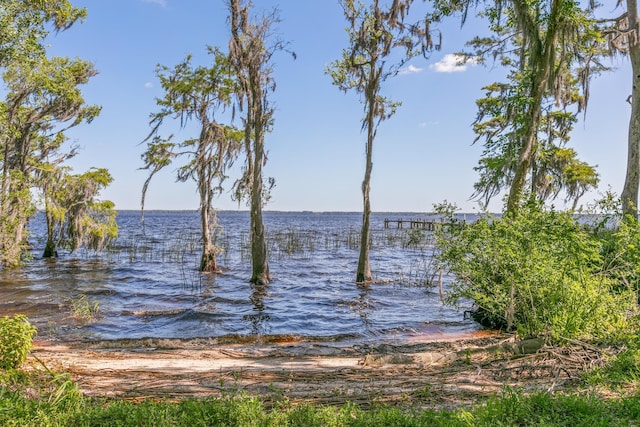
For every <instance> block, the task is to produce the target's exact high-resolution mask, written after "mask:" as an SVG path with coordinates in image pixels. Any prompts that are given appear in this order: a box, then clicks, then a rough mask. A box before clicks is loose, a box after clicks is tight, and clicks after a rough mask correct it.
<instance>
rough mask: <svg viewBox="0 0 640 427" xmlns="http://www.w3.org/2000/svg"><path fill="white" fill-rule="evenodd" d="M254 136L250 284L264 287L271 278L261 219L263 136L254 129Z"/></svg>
mask: <svg viewBox="0 0 640 427" xmlns="http://www.w3.org/2000/svg"><path fill="white" fill-rule="evenodd" d="M257 127H258V126H256V128H257ZM254 135H255V138H256V140H255V143H256V147H255V150H254V151H253V155H254V159H253V176H252V180H253V182H252V184H251V267H252V268H251V283H255V284H258V285H266V284H268V283H269V282H270V281H271V276H270V274H269V263H268V257H267V242H266V240H265V232H264V221H263V219H262V191H263V190H262V164H263V162H264V134H263V133H262V131H260V130H258V129H256V131H255V132H254Z"/></svg>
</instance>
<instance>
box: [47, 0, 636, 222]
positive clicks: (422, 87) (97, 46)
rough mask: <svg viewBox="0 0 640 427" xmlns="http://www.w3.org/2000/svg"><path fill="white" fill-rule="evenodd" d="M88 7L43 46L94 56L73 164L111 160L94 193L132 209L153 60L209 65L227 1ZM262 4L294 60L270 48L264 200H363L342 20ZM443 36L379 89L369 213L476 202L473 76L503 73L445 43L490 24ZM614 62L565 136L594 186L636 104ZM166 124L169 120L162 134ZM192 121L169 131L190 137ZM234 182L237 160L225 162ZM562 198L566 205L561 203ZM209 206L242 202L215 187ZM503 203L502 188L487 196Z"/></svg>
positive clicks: (188, 187) (183, 204)
mask: <svg viewBox="0 0 640 427" xmlns="http://www.w3.org/2000/svg"><path fill="white" fill-rule="evenodd" d="M73 3H74V5H76V6H83V7H86V8H87V9H88V17H87V19H86V21H85V22H84V23H83V24H78V25H75V26H74V27H72V28H71V29H70V30H68V31H66V32H63V33H60V34H57V35H55V36H52V37H51V38H50V40H49V44H50V48H49V52H50V54H51V55H61V56H69V57H80V58H83V59H86V60H89V61H92V62H93V63H94V65H95V67H96V68H97V70H98V71H99V73H100V74H99V75H98V76H96V77H94V78H93V79H92V81H91V82H90V83H89V84H88V85H87V86H86V87H85V88H84V94H85V98H86V100H87V102H88V103H92V104H99V105H102V107H103V109H102V114H101V115H100V117H98V118H97V119H95V120H94V122H93V123H91V124H89V125H82V126H81V127H78V128H76V129H73V130H72V131H71V132H69V136H70V138H71V142H73V143H75V144H78V145H80V147H81V151H80V153H79V154H78V156H77V157H76V158H75V159H73V160H72V162H71V165H72V166H73V167H74V169H75V170H76V171H77V172H81V171H84V170H86V169H88V168H89V167H92V166H95V167H105V168H108V169H109V171H110V172H111V174H112V175H113V177H114V182H113V184H112V185H111V186H110V187H109V188H108V189H107V190H105V191H104V192H103V193H102V197H103V198H105V199H110V200H112V201H114V202H115V203H116V208H117V209H121V210H123V209H139V206H140V193H141V189H142V185H143V182H144V180H145V179H146V176H147V172H146V171H144V170H140V169H139V168H140V167H141V166H143V163H142V160H141V159H140V155H141V154H142V153H143V152H144V149H145V146H144V144H141V141H142V140H143V139H144V138H145V137H146V135H147V134H148V132H149V125H148V122H149V114H150V113H152V112H154V111H156V110H157V107H156V104H155V98H156V97H160V96H162V91H161V88H160V86H159V83H158V80H157V78H156V77H155V68H156V65H157V64H162V65H166V66H170V67H173V66H174V65H175V64H177V63H179V62H180V61H182V60H183V59H184V57H185V56H186V55H187V54H189V53H191V54H193V55H194V60H195V62H196V63H205V61H206V60H207V59H208V58H207V55H206V48H205V47H206V45H212V46H220V47H221V48H223V49H224V50H226V46H227V43H228V38H229V30H228V26H227V21H226V19H227V12H226V8H225V6H224V2H223V0H109V1H98V0H93V1H92V0H74V1H73ZM254 3H255V4H256V10H257V11H270V10H271V9H272V8H273V7H274V6H278V8H279V11H280V18H281V21H282V22H280V23H279V24H278V25H277V27H276V29H277V31H278V33H279V34H280V37H281V38H282V39H283V40H285V41H288V42H289V48H290V49H291V50H293V51H294V52H295V53H296V55H297V59H296V60H293V59H292V58H291V56H289V55H287V54H286V53H280V54H278V55H277V56H276V57H275V58H274V69H275V73H274V77H275V79H276V82H277V89H276V92H275V93H273V94H272V97H271V99H272V100H273V102H274V103H275V106H276V113H275V126H274V129H273V132H272V133H271V134H269V135H267V140H266V143H267V147H268V151H269V161H268V163H267V166H266V167H265V175H266V176H272V177H274V178H275V179H276V187H275V188H274V189H273V191H272V199H271V201H270V202H269V204H268V205H267V206H266V209H268V210H285V211H291V210H293V211H296V210H311V211H360V210H361V209H362V198H361V192H360V186H361V182H362V177H363V171H364V160H365V158H364V155H365V151H364V150H365V141H366V138H365V135H364V134H362V133H361V132H360V128H361V124H360V120H361V117H362V114H363V111H362V105H361V104H360V102H359V100H358V97H357V95H355V94H352V93H348V94H344V93H342V92H340V91H339V90H338V89H337V88H336V87H335V86H333V85H332V84H331V80H330V78H329V76H327V75H326V74H325V68H326V66H327V65H328V64H330V63H331V62H332V61H334V60H335V59H337V58H339V57H340V55H341V51H342V49H343V48H344V47H346V45H347V43H348V39H347V35H346V32H345V30H344V29H345V27H346V22H345V20H344V17H343V14H342V10H341V7H340V6H339V4H338V2H337V0H305V1H300V0H254ZM438 28H439V29H440V30H441V31H442V34H443V47H442V50H441V51H439V52H434V53H433V54H432V55H431V56H430V58H429V59H428V60H425V59H423V58H416V59H415V60H412V61H411V63H410V64H409V66H408V67H407V68H406V70H405V72H404V73H401V74H400V75H398V76H396V77H395V78H393V79H392V80H389V81H387V82H386V83H385V86H384V87H383V94H384V95H385V96H387V97H389V98H392V99H394V100H397V101H401V102H402V106H401V107H400V108H399V110H398V112H397V113H396V115H394V116H393V117H392V118H391V119H390V120H388V121H385V122H383V123H382V124H381V126H380V128H379V130H378V137H377V140H376V142H375V146H374V169H373V178H372V192H371V202H372V208H373V210H374V211H378V212H382V211H396V212H399V211H412V212H425V211H430V210H432V207H433V204H434V203H439V202H442V201H443V200H445V199H446V200H448V201H450V202H454V203H456V204H457V205H458V206H459V207H460V208H461V209H462V210H463V211H465V212H473V211H475V210H477V209H478V208H477V203H476V202H474V201H472V200H469V197H470V196H471V194H472V192H473V183H474V182H475V181H476V178H477V176H476V173H475V172H474V171H473V167H474V166H475V165H476V164H477V161H478V159H479V157H480V154H481V151H482V147H481V145H480V143H479V144H476V145H473V144H472V143H473V140H474V134H473V131H472V128H471V124H472V122H473V120H474V118H475V115H476V107H475V100H476V99H478V98H479V97H481V96H482V95H483V91H482V89H481V88H482V86H484V85H486V84H488V83H491V82H493V81H498V80H501V79H502V77H503V75H504V71H503V70H501V69H500V68H499V67H492V66H490V65H489V66H473V65H469V66H467V67H466V68H465V69H456V67H454V66H453V65H454V64H452V62H451V60H450V59H451V56H450V55H451V54H452V53H453V52H456V51H460V50H461V49H462V48H463V47H464V43H465V42H466V41H467V40H469V39H471V38H472V37H473V36H474V35H476V34H479V33H482V32H484V31H486V30H485V29H484V28H483V27H482V25H480V24H479V23H474V22H473V20H471V21H469V22H468V23H467V25H465V26H464V27H463V28H462V29H461V28H460V22H459V21H458V20H456V19H452V20H451V21H448V22H445V23H441V24H439V26H438ZM611 65H612V66H613V67H615V69H616V70H615V71H614V72H611V73H608V74H606V75H603V76H600V77H598V78H597V79H596V80H594V81H593V84H592V88H591V98H590V104H589V109H588V112H587V116H586V120H584V121H582V120H581V122H580V123H578V124H577V126H576V129H575V131H574V133H573V139H572V142H571V143H570V144H571V146H572V147H574V148H575V149H576V150H577V151H578V153H579V156H580V158H581V159H582V160H584V161H587V162H589V163H591V164H597V165H598V171H599V173H600V175H601V184H600V189H599V191H595V192H592V193H590V194H588V195H587V196H585V197H584V198H583V199H582V201H583V203H587V202H589V201H591V200H593V199H594V198H597V197H598V194H599V192H602V191H605V190H607V189H608V188H609V187H611V189H612V190H613V191H615V192H617V193H620V192H621V191H622V185H623V183H624V173H625V168H626V144H627V130H628V122H629V114H630V111H631V108H630V106H629V104H628V103H626V102H625V100H626V98H627V96H628V95H629V94H630V87H631V71H630V66H629V63H628V60H627V59H626V58H623V57H618V58H615V59H613V61H612V62H611ZM173 131H174V129H169V128H167V132H173ZM190 136H192V135H190V134H188V132H187V131H185V132H182V133H176V137H180V138H187V137H190ZM231 175H232V176H231V180H229V181H227V184H228V185H227V187H228V188H230V186H231V183H232V179H234V178H235V176H237V170H236V171H232V172H231ZM557 204H559V205H561V201H558V202H557ZM217 207H218V208H220V209H246V207H245V205H244V204H241V205H240V206H239V205H238V203H237V202H234V201H232V200H231V198H230V195H229V194H228V193H223V194H222V195H221V196H220V198H219V200H218V202H217ZM501 207H502V201H501V199H500V198H496V199H495V200H494V201H493V203H492V204H491V205H490V209H491V210H493V211H499V210H501ZM146 208H147V209H197V208H198V198H197V195H196V191H195V184H194V183H176V182H175V168H173V167H169V168H166V169H165V170H164V171H162V172H161V173H160V174H158V175H157V176H156V177H155V178H154V181H152V183H151V185H150V188H149V191H148V194H147V201H146Z"/></svg>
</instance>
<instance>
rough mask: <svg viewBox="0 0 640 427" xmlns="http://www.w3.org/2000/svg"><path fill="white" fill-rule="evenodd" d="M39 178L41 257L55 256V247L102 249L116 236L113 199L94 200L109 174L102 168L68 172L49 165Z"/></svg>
mask: <svg viewBox="0 0 640 427" xmlns="http://www.w3.org/2000/svg"><path fill="white" fill-rule="evenodd" d="M42 175H43V176H42V178H41V179H40V180H39V182H40V185H41V188H42V192H43V198H44V203H45V216H46V221H47V243H46V246H45V249H44V254H43V257H45V258H46V257H56V256H58V248H59V247H64V248H67V249H69V250H70V251H72V252H73V251H75V250H76V249H79V248H81V247H84V248H87V249H91V250H96V251H99V250H102V249H103V248H104V247H105V246H106V244H107V243H108V242H110V241H111V240H113V239H115V238H116V237H117V236H118V226H117V224H116V211H115V210H114V204H113V202H111V201H109V200H98V199H97V196H98V194H99V193H100V191H101V190H102V189H104V188H106V187H107V186H108V185H109V184H111V182H112V181H113V178H112V177H111V174H109V172H108V171H107V170H106V169H104V168H99V169H98V168H92V169H91V170H89V171H88V172H85V173H82V174H71V173H69V171H68V168H66V167H60V168H52V169H51V170H49V171H47V172H44V173H43V174H42Z"/></svg>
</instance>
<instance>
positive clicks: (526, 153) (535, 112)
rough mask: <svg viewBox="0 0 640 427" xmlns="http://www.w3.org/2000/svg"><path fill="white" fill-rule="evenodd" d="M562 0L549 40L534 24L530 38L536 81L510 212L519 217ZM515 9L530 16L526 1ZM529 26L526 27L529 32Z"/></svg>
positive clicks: (557, 0)
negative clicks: (542, 36) (540, 37)
mask: <svg viewBox="0 0 640 427" xmlns="http://www.w3.org/2000/svg"><path fill="white" fill-rule="evenodd" d="M561 2H562V0H553V4H552V6H551V14H550V16H549V17H548V18H547V19H548V28H547V32H546V35H545V39H544V41H543V40H539V35H538V31H539V29H538V28H537V27H534V26H532V25H531V28H530V30H531V31H533V32H535V33H536V34H529V37H535V38H536V42H535V43H534V42H532V43H533V44H532V46H531V48H530V51H529V52H528V55H527V57H528V59H529V67H530V68H531V69H532V71H533V73H534V75H533V81H532V82H531V92H530V97H529V99H530V101H529V105H528V109H529V114H528V116H529V119H528V120H527V123H526V126H525V128H524V131H523V133H522V139H521V140H522V141H523V144H522V149H521V151H520V154H519V156H518V163H517V165H516V170H515V173H514V176H513V181H512V182H511V188H510V189H509V198H508V199H507V213H508V214H515V213H516V212H517V211H518V208H519V206H520V202H521V199H522V193H523V191H524V186H525V182H526V178H527V174H528V173H529V169H530V168H531V162H532V159H533V156H534V155H535V152H536V149H537V147H536V146H537V142H538V127H539V124H540V116H541V114H542V99H543V97H544V93H545V89H546V88H547V85H548V83H549V78H550V76H551V68H552V67H553V63H554V52H555V48H556V42H557V33H558V26H557V22H556V20H557V19H558V16H559V10H560V6H561V4H560V3H561ZM514 7H515V8H516V10H517V11H518V13H517V14H518V15H520V16H525V15H526V14H528V13H529V12H528V8H529V6H528V4H527V3H526V2H521V1H514ZM528 27H529V25H527V24H525V25H523V28H525V31H526V29H527V28H528Z"/></svg>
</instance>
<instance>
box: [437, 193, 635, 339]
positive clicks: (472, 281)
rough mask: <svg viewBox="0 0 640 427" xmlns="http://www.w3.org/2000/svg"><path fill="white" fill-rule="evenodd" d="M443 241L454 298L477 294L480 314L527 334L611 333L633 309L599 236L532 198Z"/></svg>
mask: <svg viewBox="0 0 640 427" xmlns="http://www.w3.org/2000/svg"><path fill="white" fill-rule="evenodd" d="M438 245H439V249H440V251H441V253H440V255H439V260H440V262H441V263H442V265H443V267H444V268H445V269H446V270H449V271H450V272H451V273H453V274H454V276H455V281H454V284H453V286H452V289H451V291H450V292H449V294H448V302H449V303H452V304H456V303H459V302H460V301H461V300H471V301H472V302H473V303H474V305H475V316H476V317H477V319H478V320H481V321H483V322H485V323H487V324H489V325H492V326H494V327H499V328H504V329H507V330H517V331H518V333H519V334H520V335H522V336H524V337H528V336H537V335H549V336H551V337H554V338H559V337H565V338H570V337H573V338H596V337H598V338H601V337H605V336H608V335H609V334H611V333H613V332H614V331H616V330H617V329H618V328H619V327H621V326H622V325H624V323H625V319H626V318H627V315H628V313H629V312H630V311H631V310H632V309H633V308H634V303H635V298H636V297H635V294H634V293H633V292H631V290H629V289H627V288H620V286H618V283H617V282H616V280H615V277H612V275H611V274H608V273H607V271H606V265H605V259H604V258H603V256H602V255H601V253H600V249H601V240H600V239H599V238H598V237H597V236H596V235H595V234H593V233H591V232H589V231H587V230H586V229H585V228H584V227H582V226H580V225H579V224H577V223H576V221H575V220H574V218H573V217H572V216H571V215H570V214H568V213H560V212H555V211H545V210H543V209H542V208H541V206H540V205H539V204H530V205H529V206H527V207H526V208H524V209H523V210H522V211H520V212H518V214H517V215H514V216H507V217H504V218H491V217H484V218H482V219H480V220H479V221H477V222H476V223H474V224H471V225H468V226H467V227H463V228H461V229H459V230H452V231H451V232H450V233H449V234H447V235H445V234H442V235H441V236H440V238H439V240H438Z"/></svg>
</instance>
